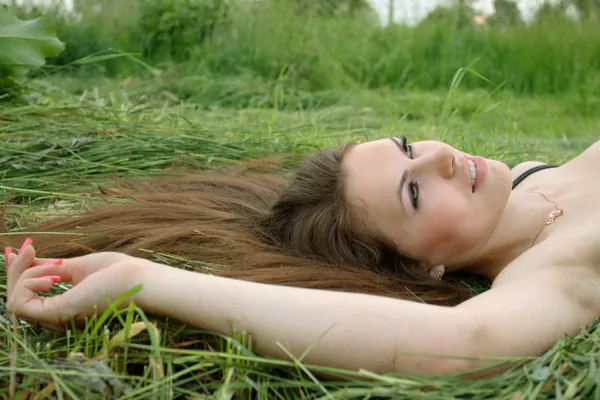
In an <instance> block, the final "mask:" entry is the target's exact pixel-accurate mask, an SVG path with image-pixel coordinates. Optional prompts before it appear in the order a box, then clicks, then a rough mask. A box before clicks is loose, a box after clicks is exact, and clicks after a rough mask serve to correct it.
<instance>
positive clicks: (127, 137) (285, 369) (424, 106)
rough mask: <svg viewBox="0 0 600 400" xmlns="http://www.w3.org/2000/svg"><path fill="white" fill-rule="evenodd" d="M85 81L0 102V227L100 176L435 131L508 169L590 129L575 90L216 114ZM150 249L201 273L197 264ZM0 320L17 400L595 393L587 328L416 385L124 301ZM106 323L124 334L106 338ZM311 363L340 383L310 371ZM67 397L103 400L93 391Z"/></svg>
mask: <svg viewBox="0 0 600 400" xmlns="http://www.w3.org/2000/svg"><path fill="white" fill-rule="evenodd" d="M90 82H91V81H90V80H85V81H82V80H77V79H74V78H73V77H65V76H56V77H53V78H52V79H45V80H40V81H34V82H32V83H31V86H30V87H31V88H33V89H35V90H36V91H37V92H38V93H42V95H40V97H39V99H38V102H37V103H34V104H32V105H16V104H15V105H12V106H10V105H9V106H5V107H3V108H2V109H1V110H0V142H1V143H2V144H3V145H2V151H1V152H0V196H1V197H2V199H6V198H7V196H8V195H9V192H12V200H11V203H10V205H9V206H8V207H7V209H6V215H5V220H6V221H7V226H8V228H9V229H10V231H12V230H15V229H18V228H19V227H21V226H23V225H24V224H28V223H31V222H33V221H36V220H39V219H41V218H46V217H48V215H49V214H55V213H57V212H62V211H65V210H74V209H85V208H87V207H90V206H92V205H93V204H94V203H95V202H97V201H101V200H100V199H99V196H98V193H99V192H98V185H102V186H110V185H111V184H112V183H113V182H114V179H115V177H119V178H124V177H130V176H150V175H157V174H171V173H178V168H179V167H181V166H186V167H189V168H218V167H220V166H223V165H230V164H232V163H237V162H241V161H243V160H245V159H248V158H255V157H260V156H262V155H272V154H288V153H293V154H295V155H296V156H297V157H295V158H293V159H292V161H291V162H292V164H291V165H290V167H292V166H293V162H294V160H297V159H298V158H299V157H301V156H302V155H304V154H307V153H308V152H310V151H312V150H313V149H314V148H316V147H322V146H330V145H336V144H339V143H342V142H344V141H348V140H370V139H375V138H379V137H386V136H391V135H398V134H406V135H407V136H408V138H409V139H410V140H419V139H439V140H444V141H447V142H449V143H450V144H452V145H454V146H456V147H458V148H461V149H464V150H465V151H468V152H471V153H475V154H481V155H485V156H488V157H492V158H497V159H500V160H503V161H505V162H506V163H508V164H509V165H515V164H516V163H518V162H520V161H524V160H541V161H546V162H558V163H560V162H564V161H565V160H567V159H569V158H570V157H573V156H575V155H576V154H578V153H579V152H580V151H582V150H583V149H584V148H585V147H587V146H588V145H589V144H591V143H593V142H594V141H596V140H597V132H598V131H600V116H599V115H593V113H592V114H590V113H588V112H586V111H585V110H584V109H582V107H581V103H580V97H579V96H578V94H577V93H575V94H567V95H564V96H561V97H537V98H531V97H518V96H514V95H511V94H509V93H508V92H505V91H498V92H493V93H488V92H486V91H484V90H470V91H464V90H462V89H461V88H460V86H457V87H453V88H451V89H450V90H441V91H429V92H423V91H404V92H397V91H389V90H384V89H380V90H366V89H355V90H346V91H340V92H339V93H337V94H336V96H337V98H336V101H335V102H333V104H331V105H329V106H323V105H319V104H317V103H318V102H317V101H316V100H317V99H318V98H319V96H322V94H320V93H312V94H311V93H304V94H303V96H305V100H306V104H309V105H310V104H311V101H312V100H314V101H315V103H314V104H316V105H314V106H313V107H305V108H303V109H298V108H292V109H279V108H277V107H272V106H269V107H259V106H258V105H257V106H255V108H250V107H245V108H240V107H236V108H232V107H224V106H223V105H222V104H214V105H213V106H210V105H209V104H203V103H202V102H201V101H198V102H191V101H190V102H181V101H176V100H174V99H173V96H172V95H170V94H168V93H167V94H165V93H164V90H165V87H168V85H169V81H168V79H167V78H164V77H158V78H154V79H152V80H150V81H142V82H140V81H138V82H136V81H133V82H123V81H113V80H102V79H99V80H98V81H97V82H98V83H99V86H93V85H92V84H91V83H90ZM218 83H219V82H218ZM241 83H245V84H246V85H248V86H253V85H254V86H255V87H256V89H257V91H252V92H251V94H250V95H248V94H246V98H247V99H250V100H252V99H255V96H258V97H260V96H263V95H265V94H268V95H269V96H275V95H273V92H272V91H271V89H272V88H273V86H272V85H267V84H262V83H256V82H254V83H253V82H251V81H243V79H242V78H237V80H235V79H233V78H232V80H231V81H227V80H222V81H221V82H220V83H219V84H222V85H224V86H228V87H238V88H239V85H240V84H241ZM65 88H67V89H65ZM240 92H242V91H240V90H238V92H237V93H240ZM257 92H258V93H259V94H258V95H256V93H257ZM231 93H236V92H235V91H233V90H232V92H231ZM142 96H145V97H142ZM6 234H10V232H8V233H6ZM149 250H150V251H151V250H152V249H149ZM153 257H154V258H155V259H156V260H158V261H161V262H165V263H169V264H172V265H178V266H181V267H188V266H189V267H195V268H202V265H201V264H200V263H198V262H197V261H198V260H182V259H179V258H177V257H175V256H173V255H169V254H154V255H153ZM2 271H3V269H2ZM1 275H2V290H6V289H5V285H4V282H5V277H4V273H2V274H1ZM65 288H66V286H64V285H57V287H56V288H55V289H54V290H55V291H60V290H63V289H65ZM274 300H275V299H274ZM0 305H1V304H0ZM2 311H4V310H2ZM1 315H2V316H3V319H1V320H0V394H1V395H2V396H6V395H7V394H8V393H9V391H10V385H11V384H16V388H17V393H18V394H19V395H23V394H25V393H26V392H27V391H28V390H29V391H31V392H32V393H34V394H35V393H37V392H38V391H40V390H42V389H45V390H47V391H48V394H49V395H50V394H51V391H52V390H53V389H55V390H56V391H57V393H60V395H58V394H57V393H54V394H52V395H53V396H54V397H55V398H57V397H60V396H64V398H74V397H75V394H76V393H78V392H77V390H80V389H77V387H79V388H81V387H83V388H91V387H100V388H102V385H103V384H104V385H107V387H110V388H112V390H116V391H119V390H123V387H124V386H123V385H129V388H130V390H131V391H130V392H128V393H129V394H128V395H127V396H123V397H121V398H165V399H166V398H193V399H201V398H217V399H229V398H258V399H292V398H294V399H296V398H298V399H340V398H344V399H369V398H381V397H392V398H395V399H450V398H461V399H491V398H494V399H507V400H508V399H519V398H521V399H534V398H535V399H546V398H547V399H550V398H566V399H583V398H586V399H592V398H595V399H598V398H600V389H599V385H598V384H599V381H600V373H599V371H598V361H599V360H600V340H599V337H600V336H599V335H600V326H599V325H598V324H597V323H594V324H592V325H590V326H589V327H588V328H587V329H586V330H585V331H583V332H582V333H581V334H580V335H578V336H576V337H565V338H564V339H562V340H560V341H559V342H558V343H557V344H556V345H555V346H554V347H553V348H552V349H551V350H549V351H548V352H547V353H546V354H544V355H543V356H542V357H539V358H536V359H534V360H532V361H531V362H529V363H528V364H526V366H525V367H522V368H516V369H514V370H512V371H510V372H507V373H506V374H503V375H500V376H496V377H492V378H487V379H483V380H478V381H465V382H461V381H459V380H458V377H440V378H436V379H430V380H426V379H422V378H409V377H397V376H376V375H373V374H370V373H368V372H367V371H338V370H332V369H328V368H317V367H314V368H310V369H307V368H308V367H307V366H304V365H303V364H302V363H301V362H300V361H299V360H291V359H290V360H271V359H265V358H262V357H259V356H256V355H254V354H253V353H252V348H251V346H250V345H249V343H251V341H250V340H249V338H248V337H246V336H244V335H237V334H236V335H233V338H230V337H222V336H219V335H214V334H210V333H206V332H200V331H198V330H197V329H194V328H191V327H186V326H182V325H180V324H178V323H176V322H174V321H154V320H148V318H147V317H146V316H145V315H144V313H143V312H142V311H141V310H139V309H135V308H130V309H127V310H124V311H123V312H119V313H116V314H113V313H110V312H107V313H106V314H105V315H104V316H101V317H100V318H98V319H93V320H91V321H90V322H89V323H88V324H87V326H86V327H85V328H84V329H82V330H77V331H70V332H69V333H68V334H66V335H63V334H54V333H51V332H49V331H45V330H42V329H39V328H36V327H34V326H30V325H27V324H25V323H23V322H20V323H19V327H18V328H17V327H11V324H10V318H9V317H8V316H6V313H5V312H3V313H2V314H1ZM5 318H6V319H5ZM121 330H124V331H125V332H122V334H124V336H125V337H126V338H127V339H123V338H120V337H119V335H118V333H119V332H120V331H121ZM71 353H82V354H83V356H85V357H87V358H89V359H95V360H96V364H91V365H88V366H84V367H82V366H81V365H80V364H77V365H79V367H77V366H74V365H73V364H70V363H69V362H68V361H67V359H68V356H69V354H71ZM69 365H70V366H69ZM107 368H108V369H107ZM11 371H12V372H13V373H14V372H16V375H15V376H12V375H11ZM107 372H109V373H113V374H114V375H113V376H112V377H108V376H107V375H106V373H107ZM317 372H324V373H328V374H330V375H334V376H339V377H340V379H333V380H325V379H318V378H316V376H318V375H315V374H316V373H317ZM99 374H100V375H101V374H104V378H101V377H100V376H99ZM342 377H343V378H344V379H341V378H342ZM111 379H112V380H111ZM49 385H51V386H49ZM94 385H96V386H94ZM80 396H81V397H84V398H90V399H91V398H111V397H110V396H109V395H108V394H106V393H105V394H103V395H100V394H98V393H96V394H92V393H88V394H87V395H81V394H80ZM245 396H246V397H245Z"/></svg>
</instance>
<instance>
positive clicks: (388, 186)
mask: <svg viewBox="0 0 600 400" xmlns="http://www.w3.org/2000/svg"><path fill="white" fill-rule="evenodd" d="M343 168H344V170H345V172H346V173H347V180H346V187H347V189H346V195H347V196H348V200H349V201H350V203H351V204H353V205H355V206H357V207H360V208H362V209H363V210H365V211H366V216H367V219H368V221H367V222H368V223H369V224H370V226H372V227H374V228H376V229H378V230H379V231H380V232H382V233H383V234H384V235H385V236H386V237H388V238H389V239H391V240H392V241H393V242H394V243H395V245H396V246H397V248H398V250H399V251H400V252H401V253H403V254H405V255H407V256H410V257H412V258H415V259H419V260H423V261H428V262H430V263H432V264H433V265H438V264H443V265H446V266H447V269H448V266H451V265H460V264H465V263H468V261H469V256H470V255H471V254H473V252H474V250H476V249H477V248H478V247H479V246H480V245H482V244H483V243H484V242H485V241H486V239H487V238H488V237H489V235H490V234H491V232H492V230H493V228H494V226H495V225H496V223H497V222H498V220H499V218H500V215H501V214H502V211H503V210H504V207H505V205H506V203H507V201H508V198H509V196H510V192H511V186H512V179H511V175H510V169H509V168H508V167H507V166H506V165H505V164H503V163H501V162H498V161H493V160H487V159H485V158H481V157H474V156H470V155H468V154H465V153H463V152H461V151H459V150H457V149H455V148H453V147H451V146H449V145H447V144H445V143H442V142H437V141H423V142H416V143H412V144H408V143H406V141H405V140H403V139H400V138H391V139H381V140H375V141H371V142H366V143H361V144H359V145H357V146H354V147H351V148H350V149H349V150H348V151H347V153H346V155H345V157H344V160H343Z"/></svg>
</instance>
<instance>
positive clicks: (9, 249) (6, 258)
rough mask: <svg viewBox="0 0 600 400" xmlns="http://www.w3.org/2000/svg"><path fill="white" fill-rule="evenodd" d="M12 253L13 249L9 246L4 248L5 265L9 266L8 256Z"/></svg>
mask: <svg viewBox="0 0 600 400" xmlns="http://www.w3.org/2000/svg"><path fill="white" fill-rule="evenodd" d="M10 253H12V249H11V248H10V247H7V248H5V249H4V265H6V266H7V267H8V256H9V255H10Z"/></svg>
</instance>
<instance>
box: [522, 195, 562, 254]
mask: <svg viewBox="0 0 600 400" xmlns="http://www.w3.org/2000/svg"><path fill="white" fill-rule="evenodd" d="M534 193H537V194H539V195H542V197H543V198H544V199H546V201H547V202H549V203H552V204H554V208H555V210H553V211H550V213H549V214H548V219H547V220H546V223H545V224H544V226H542V229H540V231H539V232H538V234H537V235H535V237H534V238H533V240H532V241H531V244H530V245H529V248H531V246H533V244H534V243H535V241H536V240H537V238H538V237H539V236H540V235H541V233H542V231H543V230H544V228H545V227H546V226H548V225H551V224H552V223H554V220H555V219H556V218H558V217H560V216H561V215H563V212H564V211H563V209H562V208H560V207H558V205H557V204H556V202H554V201H552V200H548V198H547V197H546V196H544V194H543V193H540V192H534Z"/></svg>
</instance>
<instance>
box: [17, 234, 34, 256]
mask: <svg viewBox="0 0 600 400" xmlns="http://www.w3.org/2000/svg"><path fill="white" fill-rule="evenodd" d="M31 243H32V242H31V239H29V238H27V239H25V242H23V245H22V246H21V248H20V249H19V253H18V254H21V252H23V250H25V248H26V247H27V246H29V245H30V244H31Z"/></svg>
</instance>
